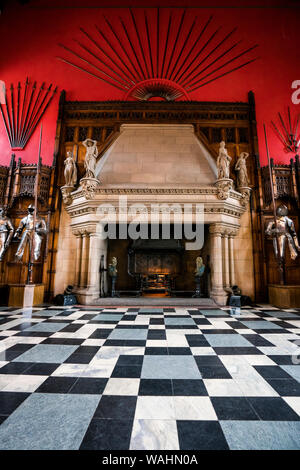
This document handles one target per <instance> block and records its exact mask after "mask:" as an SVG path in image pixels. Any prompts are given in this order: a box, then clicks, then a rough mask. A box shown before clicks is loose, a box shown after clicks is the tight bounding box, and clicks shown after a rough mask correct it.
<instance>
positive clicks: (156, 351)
mask: <svg viewBox="0 0 300 470" xmlns="http://www.w3.org/2000/svg"><path fill="white" fill-rule="evenodd" d="M168 354H169V352H168V348H167V347H165V348H164V347H148V348H147V347H146V348H145V355H146V356H149V355H150V356H167V355H168Z"/></svg>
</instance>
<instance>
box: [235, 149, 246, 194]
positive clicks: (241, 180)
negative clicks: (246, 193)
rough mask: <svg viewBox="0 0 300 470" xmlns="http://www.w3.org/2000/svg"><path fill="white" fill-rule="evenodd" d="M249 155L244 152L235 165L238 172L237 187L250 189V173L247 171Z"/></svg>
mask: <svg viewBox="0 0 300 470" xmlns="http://www.w3.org/2000/svg"><path fill="white" fill-rule="evenodd" d="M248 157H249V153H247V152H242V153H241V154H240V156H239V158H238V160H237V162H236V164H235V170H236V171H237V187H238V188H239V187H248V184H249V180H248V171H247V162H246V160H247V158H248Z"/></svg>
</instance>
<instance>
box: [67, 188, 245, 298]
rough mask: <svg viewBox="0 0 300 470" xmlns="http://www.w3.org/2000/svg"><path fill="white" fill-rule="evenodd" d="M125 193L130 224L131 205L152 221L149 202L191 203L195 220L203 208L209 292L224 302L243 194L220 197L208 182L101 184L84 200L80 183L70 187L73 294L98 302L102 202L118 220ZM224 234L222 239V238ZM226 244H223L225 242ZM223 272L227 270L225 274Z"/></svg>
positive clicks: (104, 247)
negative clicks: (141, 208)
mask: <svg viewBox="0 0 300 470" xmlns="http://www.w3.org/2000/svg"><path fill="white" fill-rule="evenodd" d="M120 196H123V198H124V196H126V203H127V208H126V209H125V212H127V215H128V223H129V222H130V221H131V220H132V218H133V216H131V215H130V214H129V213H128V208H129V207H130V206H131V205H132V204H137V203H139V204H143V205H144V212H145V222H146V223H147V222H150V221H151V211H152V210H153V206H152V204H169V205H172V204H181V205H183V204H190V207H191V208H192V209H191V210H190V212H189V213H188V218H189V220H190V221H192V222H195V221H196V220H197V212H199V211H200V212H201V211H203V222H204V223H205V224H209V225H210V236H211V265H212V266H214V268H213V269H212V277H211V278H212V291H211V297H212V298H214V300H215V301H216V302H217V303H219V304H221V305H224V304H225V302H226V297H227V295H226V292H225V291H224V287H225V286H226V285H227V284H228V283H229V282H231V283H232V281H233V280H234V256H233V255H234V252H233V250H234V248H233V238H234V237H235V236H236V234H237V233H238V230H239V226H240V217H241V216H242V214H243V213H244V212H245V211H246V207H245V206H244V205H242V204H241V200H242V195H241V194H240V193H238V192H237V191H235V190H233V189H231V190H229V194H228V198H227V199H224V200H221V199H219V198H218V195H217V188H216V187H215V186H214V185H211V186H198V187H196V186H193V185H191V186H190V187H189V188H187V187H179V186H178V187H170V188H166V187H155V188H151V187H143V188H141V187H136V188H134V187H130V188H129V187H128V188H126V187H120V188H117V187H109V186H101V187H98V188H96V189H95V191H94V197H93V198H92V199H87V198H86V195H85V193H84V191H83V190H82V188H81V187H79V188H78V189H77V190H76V191H74V192H72V203H71V204H69V205H67V206H66V210H67V212H68V214H69V215H70V217H71V228H72V232H73V234H74V236H76V237H77V249H76V253H77V257H79V258H80V259H77V260H76V279H77V284H78V285H77V287H76V294H77V296H78V298H79V301H80V302H82V303H85V304H93V303H97V299H98V301H99V295H100V294H99V285H100V283H99V263H100V257H101V255H104V258H105V263H106V255H107V240H105V239H102V238H101V237H99V236H98V235H99V230H100V231H101V230H102V225H101V220H102V217H103V215H101V211H100V209H99V208H100V206H101V205H102V204H104V205H109V206H110V210H111V217H112V219H111V220H114V219H115V220H116V223H118V222H119V220H121V217H122V215H124V208H122V206H119V197H120ZM164 212H165V207H164V206H161V207H160V211H159V220H160V222H161V221H163V218H162V217H163V215H164ZM174 220H176V213H175V214H174V213H172V212H171V214H170V222H171V223H172V222H173V221H174ZM222 237H223V238H224V240H225V241H224V242H222ZM224 243H225V245H224ZM223 253H225V258H226V266H225V267H224V266H223V264H222V263H223V259H224V256H223ZM223 271H224V272H225V274H224V275H223Z"/></svg>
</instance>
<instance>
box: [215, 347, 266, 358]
mask: <svg viewBox="0 0 300 470" xmlns="http://www.w3.org/2000/svg"><path fill="white" fill-rule="evenodd" d="M213 349H214V351H215V353H216V354H217V355H219V356H225V355H230V356H239V355H244V354H246V355H250V354H251V355H253V354H255V355H257V354H263V353H262V352H261V351H260V350H259V349H257V348H255V347H254V346H252V347H250V346H249V347H246V346H243V347H234V348H232V347H229V348H221V347H217V348H213Z"/></svg>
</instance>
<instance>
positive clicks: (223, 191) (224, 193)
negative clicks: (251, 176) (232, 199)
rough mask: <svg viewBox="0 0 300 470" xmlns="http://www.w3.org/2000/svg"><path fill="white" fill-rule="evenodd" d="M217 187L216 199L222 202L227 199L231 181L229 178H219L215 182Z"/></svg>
mask: <svg viewBox="0 0 300 470" xmlns="http://www.w3.org/2000/svg"><path fill="white" fill-rule="evenodd" d="M215 185H216V187H217V190H218V191H217V198H218V199H221V200H222V201H224V200H225V199H227V198H228V197H229V192H230V191H231V190H232V189H233V180H232V179H230V178H221V179H218V180H217V181H216V182H215Z"/></svg>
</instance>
